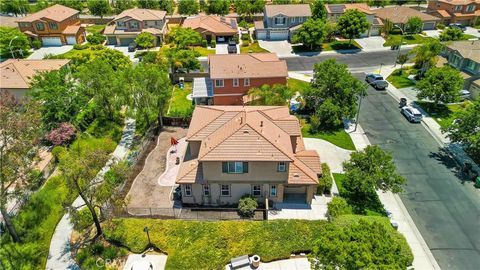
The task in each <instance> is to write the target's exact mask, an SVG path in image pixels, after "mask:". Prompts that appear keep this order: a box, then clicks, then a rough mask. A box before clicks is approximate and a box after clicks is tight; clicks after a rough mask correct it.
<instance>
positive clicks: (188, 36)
mask: <svg viewBox="0 0 480 270" xmlns="http://www.w3.org/2000/svg"><path fill="white" fill-rule="evenodd" d="M169 39H170V40H171V41H172V42H173V43H174V44H175V45H176V46H177V48H179V49H185V48H187V47H188V46H193V45H198V44H201V42H202V36H200V34H199V33H198V32H197V31H195V30H193V29H192V28H184V27H174V28H172V30H171V31H170V33H169Z"/></svg>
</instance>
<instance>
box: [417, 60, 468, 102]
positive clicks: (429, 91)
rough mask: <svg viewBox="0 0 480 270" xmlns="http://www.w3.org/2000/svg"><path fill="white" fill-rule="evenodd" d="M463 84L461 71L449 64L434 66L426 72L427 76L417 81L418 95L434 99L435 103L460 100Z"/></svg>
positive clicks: (421, 97)
mask: <svg viewBox="0 0 480 270" xmlns="http://www.w3.org/2000/svg"><path fill="white" fill-rule="evenodd" d="M462 86H463V78H462V76H461V75H460V71H458V70H456V69H454V68H451V67H448V66H445V67H441V68H432V69H430V70H428V71H427V73H425V78H423V79H422V80H420V81H419V82H418V83H417V85H416V88H417V89H418V94H417V97H418V98H419V99H425V98H428V99H430V100H433V102H434V103H435V105H438V104H439V103H440V102H443V103H450V102H455V101H458V100H459V93H460V90H461V89H462Z"/></svg>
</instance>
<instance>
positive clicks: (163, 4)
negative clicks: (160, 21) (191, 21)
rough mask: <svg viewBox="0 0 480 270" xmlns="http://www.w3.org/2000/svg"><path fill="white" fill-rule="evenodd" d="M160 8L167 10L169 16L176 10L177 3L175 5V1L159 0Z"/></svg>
mask: <svg viewBox="0 0 480 270" xmlns="http://www.w3.org/2000/svg"><path fill="white" fill-rule="evenodd" d="M158 8H159V9H161V10H165V11H166V12H167V13H168V14H172V13H173V10H174V9H175V3H173V0H158Z"/></svg>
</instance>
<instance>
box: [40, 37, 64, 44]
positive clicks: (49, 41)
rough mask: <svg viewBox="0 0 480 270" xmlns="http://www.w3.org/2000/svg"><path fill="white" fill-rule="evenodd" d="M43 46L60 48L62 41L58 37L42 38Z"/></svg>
mask: <svg viewBox="0 0 480 270" xmlns="http://www.w3.org/2000/svg"><path fill="white" fill-rule="evenodd" d="M42 44H43V46H62V40H61V39H60V38H59V37H43V38H42Z"/></svg>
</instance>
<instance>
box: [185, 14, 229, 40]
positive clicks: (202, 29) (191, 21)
mask: <svg viewBox="0 0 480 270" xmlns="http://www.w3.org/2000/svg"><path fill="white" fill-rule="evenodd" d="M182 27H185V28H188V27H189V28H192V29H193V30H195V31H197V32H198V33H200V35H201V36H202V38H203V39H205V40H207V41H208V42H210V41H211V40H215V41H216V42H228V41H229V40H230V39H233V38H234V37H235V36H238V26H237V20H236V19H234V18H225V17H219V16H213V15H203V16H197V17H194V18H186V19H185V21H184V22H183V24H182Z"/></svg>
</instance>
